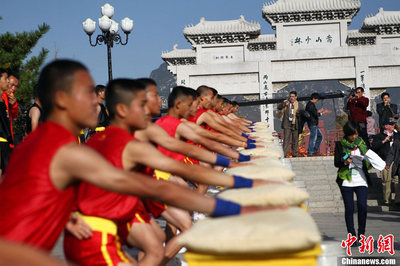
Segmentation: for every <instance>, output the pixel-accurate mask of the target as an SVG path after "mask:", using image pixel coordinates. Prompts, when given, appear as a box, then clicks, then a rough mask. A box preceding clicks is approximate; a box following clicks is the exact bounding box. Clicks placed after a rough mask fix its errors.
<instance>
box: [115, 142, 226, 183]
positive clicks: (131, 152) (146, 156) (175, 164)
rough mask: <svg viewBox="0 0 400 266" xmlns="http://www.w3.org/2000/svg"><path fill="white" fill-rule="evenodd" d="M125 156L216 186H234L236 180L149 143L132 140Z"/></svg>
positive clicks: (132, 160) (194, 180) (135, 161)
mask: <svg viewBox="0 0 400 266" xmlns="http://www.w3.org/2000/svg"><path fill="white" fill-rule="evenodd" d="M123 156H124V158H129V160H130V161H131V164H132V163H140V164H143V165H147V166H150V167H151V168H154V169H158V170H161V171H164V172H168V173H171V174H174V175H177V176H181V177H184V178H186V179H187V180H190V181H193V182H198V183H202V184H207V185H214V186H226V187H232V186H233V183H234V180H233V177H232V176H230V175H226V174H223V173H220V172H217V171H215V170H213V169H212V168H207V167H203V166H200V165H188V164H185V163H183V162H179V161H176V160H174V159H171V158H169V157H167V156H165V155H164V154H162V153H161V152H160V151H158V150H157V149H156V148H155V147H154V146H153V145H151V144H149V143H144V142H139V141H131V142H130V143H129V144H128V145H127V146H126V148H125V150H124V153H123Z"/></svg>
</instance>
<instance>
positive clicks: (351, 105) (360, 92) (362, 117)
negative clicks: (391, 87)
mask: <svg viewBox="0 0 400 266" xmlns="http://www.w3.org/2000/svg"><path fill="white" fill-rule="evenodd" d="M368 105H369V99H368V98H366V97H364V88H363V87H357V88H356V93H355V95H354V96H352V95H350V97H349V101H348V102H347V110H349V111H350V116H349V120H350V121H354V122H356V123H357V127H358V134H359V135H360V137H361V138H362V139H363V140H364V141H365V143H366V144H367V146H369V141H368V134H367V107H368Z"/></svg>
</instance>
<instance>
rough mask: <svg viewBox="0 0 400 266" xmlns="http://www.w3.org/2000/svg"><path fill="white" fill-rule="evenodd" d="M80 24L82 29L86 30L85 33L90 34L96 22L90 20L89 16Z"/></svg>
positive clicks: (94, 28)
mask: <svg viewBox="0 0 400 266" xmlns="http://www.w3.org/2000/svg"><path fill="white" fill-rule="evenodd" d="M82 25H83V30H84V31H85V32H86V34H87V35H92V34H93V32H94V31H95V30H96V22H95V21H93V20H91V19H90V18H88V19H86V20H85V21H84V22H82Z"/></svg>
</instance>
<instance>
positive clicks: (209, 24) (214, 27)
mask: <svg viewBox="0 0 400 266" xmlns="http://www.w3.org/2000/svg"><path fill="white" fill-rule="evenodd" d="M260 30H261V28H260V24H259V23H257V22H248V21H246V20H245V19H244V17H243V16H240V18H239V19H236V20H225V21H207V20H205V18H201V19H200V22H199V23H198V24H197V25H195V26H193V25H190V26H186V27H185V29H184V30H183V34H184V35H185V36H187V35H210V34H224V33H249V34H260Z"/></svg>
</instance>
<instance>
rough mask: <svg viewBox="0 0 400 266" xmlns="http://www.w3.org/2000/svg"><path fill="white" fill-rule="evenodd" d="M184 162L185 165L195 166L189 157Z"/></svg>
mask: <svg viewBox="0 0 400 266" xmlns="http://www.w3.org/2000/svg"><path fill="white" fill-rule="evenodd" d="M184 162H185V164H193V162H192V160H191V159H190V158H189V157H186V158H185V160H184Z"/></svg>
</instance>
